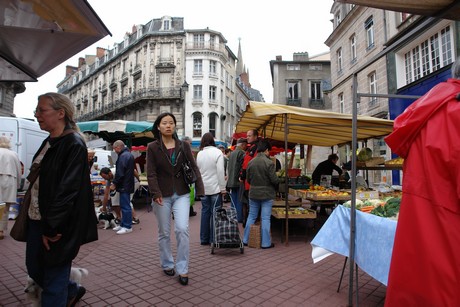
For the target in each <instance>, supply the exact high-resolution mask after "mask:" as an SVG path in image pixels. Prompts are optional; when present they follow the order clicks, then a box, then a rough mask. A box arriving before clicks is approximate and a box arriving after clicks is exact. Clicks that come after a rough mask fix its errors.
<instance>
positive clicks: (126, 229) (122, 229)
mask: <svg viewBox="0 0 460 307" xmlns="http://www.w3.org/2000/svg"><path fill="white" fill-rule="evenodd" d="M132 231H133V229H132V228H129V229H128V228H124V227H122V228H121V229H120V230H118V231H117V235H124V234H127V233H130V232H132Z"/></svg>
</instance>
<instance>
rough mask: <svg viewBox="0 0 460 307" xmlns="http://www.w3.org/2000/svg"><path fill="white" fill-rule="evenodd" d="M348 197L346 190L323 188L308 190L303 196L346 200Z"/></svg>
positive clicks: (315, 198)
mask: <svg viewBox="0 0 460 307" xmlns="http://www.w3.org/2000/svg"><path fill="white" fill-rule="evenodd" d="M350 197H351V195H350V193H349V192H348V191H341V190H338V191H336V190H331V189H324V190H317V191H308V192H307V193H306V197H305V198H306V199H310V200H348V199H350Z"/></svg>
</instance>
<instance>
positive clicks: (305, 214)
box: [272, 204, 316, 242]
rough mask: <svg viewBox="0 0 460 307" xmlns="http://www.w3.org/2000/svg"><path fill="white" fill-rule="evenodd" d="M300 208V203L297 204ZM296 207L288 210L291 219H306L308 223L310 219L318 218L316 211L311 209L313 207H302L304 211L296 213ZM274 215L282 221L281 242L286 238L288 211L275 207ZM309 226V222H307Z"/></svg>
mask: <svg viewBox="0 0 460 307" xmlns="http://www.w3.org/2000/svg"><path fill="white" fill-rule="evenodd" d="M296 207H297V208H299V205H298V204H297V206H296ZM296 207H293V208H291V210H290V211H288V219H289V220H304V221H305V222H307V223H308V221H311V220H313V221H314V220H316V211H314V210H311V209H306V208H302V211H301V212H302V213H301V214H299V213H294V212H293V210H295V208H296ZM272 217H273V218H274V219H277V220H280V221H281V232H280V233H281V242H283V239H284V230H285V227H286V211H285V210H283V209H281V210H280V209H278V208H273V209H272ZM307 228H308V224H307Z"/></svg>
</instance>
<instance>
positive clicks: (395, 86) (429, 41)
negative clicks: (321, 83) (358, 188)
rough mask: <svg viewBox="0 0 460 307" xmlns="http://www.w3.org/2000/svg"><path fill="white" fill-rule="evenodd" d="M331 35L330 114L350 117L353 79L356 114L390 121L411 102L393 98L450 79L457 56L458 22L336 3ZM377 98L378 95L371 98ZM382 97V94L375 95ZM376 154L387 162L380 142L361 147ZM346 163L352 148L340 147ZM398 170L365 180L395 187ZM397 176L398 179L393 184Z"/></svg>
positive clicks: (372, 174)
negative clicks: (356, 97) (359, 95)
mask: <svg viewBox="0 0 460 307" xmlns="http://www.w3.org/2000/svg"><path fill="white" fill-rule="evenodd" d="M331 13H332V14H333V16H334V18H333V20H332V22H333V31H332V33H331V35H330V36H329V37H328V38H327V40H326V42H325V43H326V45H328V46H329V47H330V52H331V82H332V88H331V94H330V95H331V99H332V110H333V111H335V112H341V113H352V106H353V104H352V103H353V95H354V92H355V91H354V88H353V77H354V76H356V79H357V89H356V92H357V93H361V94H367V95H369V96H371V97H364V96H363V97H361V98H359V100H358V105H357V110H358V115H368V116H373V117H378V118H386V119H394V118H395V117H396V116H397V115H399V114H400V113H401V112H403V111H404V108H405V107H407V106H408V105H409V104H410V103H411V102H412V101H414V100H415V99H406V98H394V97H392V95H393V96H394V95H414V96H415V95H418V96H421V95H423V94H425V93H426V92H427V91H428V90H429V89H430V88H431V87H432V86H433V85H435V84H436V83H438V82H440V81H443V80H445V79H446V78H447V77H448V74H449V71H448V70H449V69H450V66H451V64H452V63H453V61H454V60H455V55H456V54H458V49H459V47H458V43H457V36H458V33H459V31H458V25H457V24H458V23H457V22H454V21H448V20H442V19H435V18H430V17H422V16H414V15H410V14H406V13H399V12H393V11H386V10H381V9H374V8H368V7H364V6H356V5H353V4H347V3H342V2H337V1H334V3H333V5H332V7H331ZM373 94H377V95H376V96H372V95H373ZM379 95H380V96H379ZM361 146H362V147H364V146H366V147H369V148H371V149H372V151H373V155H374V156H382V157H384V158H385V159H391V158H392V154H391V151H390V149H389V148H388V147H387V146H386V144H385V142H384V140H383V138H380V139H371V140H369V141H368V142H364V143H362V144H359V147H361ZM338 151H339V155H340V157H341V158H343V157H344V158H345V159H347V160H348V157H349V156H350V146H342V147H341V148H339V149H338ZM400 175H401V174H400V173H398V172H397V171H396V172H395V171H393V172H391V171H371V172H370V174H369V182H382V181H387V182H393V183H396V184H398V183H399V177H400ZM395 178H396V180H394V179H395Z"/></svg>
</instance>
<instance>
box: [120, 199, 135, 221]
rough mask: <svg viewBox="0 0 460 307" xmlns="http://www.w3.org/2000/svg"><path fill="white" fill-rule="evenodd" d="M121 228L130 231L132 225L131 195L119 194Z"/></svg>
mask: <svg viewBox="0 0 460 307" xmlns="http://www.w3.org/2000/svg"><path fill="white" fill-rule="evenodd" d="M119 194H120V210H121V224H120V226H121V227H124V228H128V229H131V227H132V225H133V211H132V209H131V195H130V194H129V193H127V192H120V193H119Z"/></svg>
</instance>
